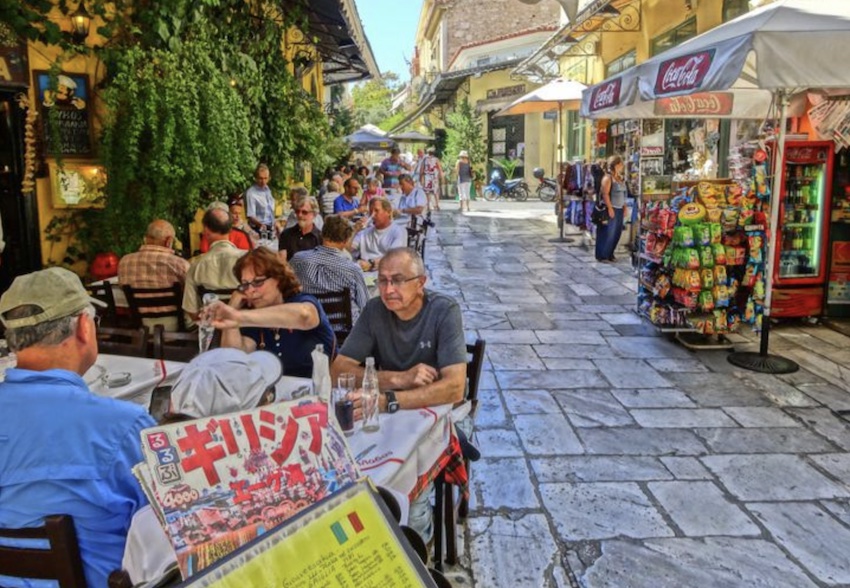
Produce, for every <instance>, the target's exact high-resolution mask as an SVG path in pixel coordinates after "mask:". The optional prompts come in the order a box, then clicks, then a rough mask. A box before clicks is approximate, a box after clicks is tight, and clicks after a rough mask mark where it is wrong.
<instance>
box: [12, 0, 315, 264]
mask: <svg viewBox="0 0 850 588" xmlns="http://www.w3.org/2000/svg"><path fill="white" fill-rule="evenodd" d="M305 2H306V0H282V1H279V2H267V1H263V0H87V1H86V8H87V9H88V10H89V12H90V13H92V14H93V15H96V16H97V17H99V19H98V23H99V26H98V28H97V31H96V32H97V33H98V34H99V35H101V36H102V37H103V38H105V39H106V42H105V43H104V44H103V45H102V46H98V47H92V46H82V45H80V44H78V43H75V42H73V39H71V38H70V37H69V36H68V35H67V34H66V33H62V31H61V30H60V28H59V27H58V25H57V24H56V20H55V12H54V13H53V15H51V11H53V10H56V9H58V11H59V13H60V14H63V15H67V14H68V13H69V11H70V9H76V3H75V2H74V3H72V2H69V1H68V0H21V1H20V2H16V3H11V4H9V3H5V2H0V22H3V23H5V24H6V25H7V26H8V27H9V28H11V29H12V30H13V31H14V33H15V34H16V35H17V36H19V37H21V38H26V39H30V40H34V41H40V42H43V43H46V44H49V45H56V46H59V47H60V48H61V49H62V50H63V53H62V54H61V55H60V57H59V59H58V60H57V64H58V62H59V61H61V60H62V59H64V58H65V56H69V55H75V54H78V53H81V52H89V53H92V54H93V55H94V56H95V57H96V58H97V59H99V60H100V62H101V63H102V64H103V66H105V69H106V77H105V78H103V79H102V80H100V81H99V83H98V84H97V85H96V87H95V88H94V94H95V96H97V97H99V98H101V99H102V100H103V102H104V105H105V111H106V113H107V114H106V116H105V118H104V119H103V121H102V129H101V136H100V137H99V139H100V141H99V150H98V152H99V155H100V158H101V159H102V162H103V163H104V165H105V167H106V172H107V177H108V182H109V183H108V186H107V204H106V207H105V208H104V209H102V210H100V209H91V210H86V211H83V213H82V214H81V224H80V226H79V229H78V231H77V233H76V235H77V236H78V239H79V240H80V241H81V242H82V243H83V244H84V245H85V247H86V249H87V250H88V252H89V253H90V254H94V253H95V252H98V251H115V252H117V253H119V254H121V253H126V252H128V251H130V250H132V249H135V248H136V247H137V245H138V242H139V238H140V236H141V235H142V234H143V233H144V228H145V226H146V224H147V223H148V222H149V221H150V220H151V219H152V218H154V217H164V218H167V219H169V220H171V221H172V222H174V223H175V225H176V226H185V225H186V223H187V221H188V219H189V218H190V217H191V216H193V214H194V211H195V210H196V208H197V207H198V206H199V205H201V204H203V203H204V200H206V199H209V198H212V197H214V196H215V195H219V194H224V193H226V192H228V191H232V190H234V189H241V188H244V187H245V186H247V185H248V184H249V183H250V179H251V172H252V171H253V168H254V166H255V165H256V163H257V162H258V161H263V162H265V163H267V164H268V165H269V166H270V167H271V168H272V171H273V183H272V188H273V189H274V190H276V191H278V193H280V192H281V191H282V190H281V188H283V183H284V180H285V178H286V177H287V176H288V175H290V174H292V173H294V172H295V171H296V170H298V169H299V168H301V166H302V165H303V164H311V165H313V166H314V167H320V166H322V165H323V164H325V163H326V162H327V161H328V155H327V153H326V147H327V146H328V145H329V144H330V142H331V131H330V126H329V124H328V121H327V118H326V116H325V114H324V112H323V111H322V108H321V106H320V104H319V103H318V102H317V101H316V100H315V99H314V98H313V97H312V96H310V95H309V94H308V93H307V92H304V91H303V89H302V88H301V87H300V84H299V82H298V80H297V79H296V78H295V77H294V76H293V75H292V74H291V73H290V70H289V68H288V64H287V62H286V60H285V58H284V52H283V49H284V47H286V35H287V31H290V30H292V27H298V28H299V29H300V30H302V31H304V32H305V33H306V34H307V38H309V31H308V27H307V21H306V20H305V18H304V16H303V13H302V11H301V10H300V7H303V6H305V5H306V4H305ZM57 64H54V68H55V69H56V70H58V69H59V68H58V65H57Z"/></svg>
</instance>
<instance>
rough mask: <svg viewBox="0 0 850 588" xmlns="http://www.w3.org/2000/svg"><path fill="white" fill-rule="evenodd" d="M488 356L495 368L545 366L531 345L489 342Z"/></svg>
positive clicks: (542, 367) (534, 367)
mask: <svg viewBox="0 0 850 588" xmlns="http://www.w3.org/2000/svg"><path fill="white" fill-rule="evenodd" d="M511 332H512V331H511ZM487 357H488V358H489V359H490V363H492V364H493V367H494V368H495V369H503V370H543V369H545V366H544V365H543V362H542V361H540V358H539V357H537V354H536V353H535V352H534V349H533V348H532V347H531V345H506V344H499V343H493V344H491V343H490V342H489V341H488V342H487Z"/></svg>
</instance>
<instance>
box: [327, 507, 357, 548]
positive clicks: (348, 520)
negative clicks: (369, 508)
mask: <svg viewBox="0 0 850 588" xmlns="http://www.w3.org/2000/svg"><path fill="white" fill-rule="evenodd" d="M362 530H363V523H362V522H361V521H360V517H358V516H357V513H356V512H351V513H349V514H348V516H347V517H345V518H343V519H340V520H338V521H337V522H335V523H334V524H333V525H331V532H332V533H333V534H334V537H336V540H337V543H339V544H340V545H342V544H343V543H345V542H346V541H348V538H349V537H350V536H352V535H356V534H358V533H360V532H361V531H362Z"/></svg>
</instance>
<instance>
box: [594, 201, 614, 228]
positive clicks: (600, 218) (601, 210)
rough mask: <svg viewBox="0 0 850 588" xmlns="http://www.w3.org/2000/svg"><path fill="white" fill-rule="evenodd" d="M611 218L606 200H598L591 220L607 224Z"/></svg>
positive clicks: (598, 223)
mask: <svg viewBox="0 0 850 588" xmlns="http://www.w3.org/2000/svg"><path fill="white" fill-rule="evenodd" d="M610 218H611V217H609V216H608V207H607V206H606V205H605V203H604V202H597V203H596V204H594V205H593V211H592V212H591V213H590V222H592V223H593V224H594V225H607V224H608V221H609V220H610Z"/></svg>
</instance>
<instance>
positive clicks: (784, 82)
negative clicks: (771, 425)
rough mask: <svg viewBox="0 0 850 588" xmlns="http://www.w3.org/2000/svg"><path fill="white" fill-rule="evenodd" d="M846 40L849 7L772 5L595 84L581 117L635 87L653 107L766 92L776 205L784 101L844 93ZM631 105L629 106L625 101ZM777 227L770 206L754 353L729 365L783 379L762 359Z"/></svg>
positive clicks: (620, 102)
mask: <svg viewBox="0 0 850 588" xmlns="http://www.w3.org/2000/svg"><path fill="white" fill-rule="evenodd" d="M848 36H850V1H848V0H776V1H775V2H773V3H772V4H768V5H766V6H763V7H762V8H759V9H756V10H754V11H752V12H749V13H747V14H745V15H742V16H740V17H738V18H736V19H735V20H732V21H729V22H728V23H725V24H722V25H720V26H718V27H716V28H714V29H711V30H710V31H707V32H705V33H703V34H702V35H699V36H697V37H694V38H693V39H690V40H688V41H686V42H684V43H682V44H681V45H679V46H678V47H675V48H673V49H670V50H669V51H666V52H664V53H662V54H660V55H657V56H655V57H653V58H651V59H648V60H647V61H645V62H643V63H641V64H640V65H638V66H636V67H635V68H634V71H633V72H630V73H629V75H628V76H626V75H623V76H622V79H620V81H619V85H617V84H615V86H614V87H611V88H605V87H602V85H601V84H600V85H599V86H596V87H594V88H592V89H591V90H589V91H588V92H586V93H585V103H584V106H583V109H582V110H583V112H587V113H588V114H590V113H594V112H597V113H604V112H608V111H611V110H614V109H615V108H616V107H617V106H629V105H630V104H635V103H636V102H637V101H638V98H637V97H636V96H635V92H634V83H635V82H636V83H637V86H638V91H639V94H640V98H639V100H642V101H646V102H649V103H652V104H653V105H656V104H658V101H659V100H665V99H671V98H675V97H677V96H693V95H695V94H705V93H709V94H708V95H711V93H717V92H725V91H731V93H732V97H733V99H735V100H737V99H738V97H739V96H746V92H747V91H754V92H761V91H765V90H766V91H768V92H770V94H771V97H772V102H773V104H775V106H776V108H777V111H778V113H779V115H778V118H779V123H780V124H779V134H778V137H777V140H776V153H775V159H774V169H773V180H772V181H773V186H772V189H771V194H772V197H774V198H778V197H779V188H780V183H781V178H780V174H781V172H782V160H783V155H784V147H785V126H786V119H787V117H788V104H789V97H790V96H791V95H792V94H794V93H797V92H799V91H802V90H805V89H832V88H847V87H850V78H848V76H847V73H846V66H845V65H844V63H843V60H844V52H845V47H846V44H847V39H848ZM755 95H757V94H755ZM629 98H631V99H632V102H628V101H627V100H628V99H629ZM742 100H743V98H742ZM653 108H654V106H653ZM763 108H764V112H763V113H762V116H765V115H767V114H768V112H769V106H768V107H763ZM684 116H690V115H687V114H686V115H684ZM778 221H779V206H778V202H774V203H773V204H772V205H771V215H770V240H769V246H768V255H767V261H766V268H765V275H766V276H767V287H766V291H765V303H764V320H763V322H762V335H761V345H760V350H759V352H758V353H733V354H730V356H729V360H730V361H731V362H732V363H734V364H735V365H738V366H740V367H744V368H747V369H753V370H756V371H761V372H766V373H787V372H790V371H796V369H797V367H798V366H797V365H796V364H795V363H794V362H792V361H790V360H787V359H785V358H782V357H778V356H774V355H769V354H768V352H767V351H768V340H769V330H770V303H771V297H772V291H773V279H772V268H771V267H770V264H771V261H772V260H773V258H774V251H775V250H776V227H777V226H778Z"/></svg>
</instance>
